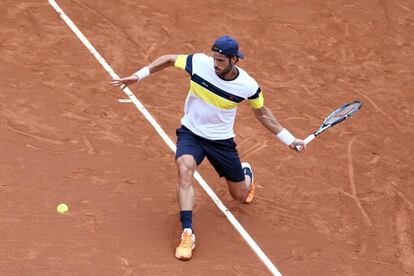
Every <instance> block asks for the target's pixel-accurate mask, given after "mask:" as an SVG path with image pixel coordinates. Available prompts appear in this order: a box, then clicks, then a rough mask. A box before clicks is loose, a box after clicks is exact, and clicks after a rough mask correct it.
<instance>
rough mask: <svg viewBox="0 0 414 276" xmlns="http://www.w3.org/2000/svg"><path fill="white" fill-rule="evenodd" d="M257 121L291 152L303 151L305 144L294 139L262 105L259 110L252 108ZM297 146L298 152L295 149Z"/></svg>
mask: <svg viewBox="0 0 414 276" xmlns="http://www.w3.org/2000/svg"><path fill="white" fill-rule="evenodd" d="M252 108H253V111H254V115H255V116H256V118H257V120H259V122H260V123H261V124H262V125H263V126H264V127H265V128H267V129H268V130H269V131H270V132H272V133H273V134H275V135H276V137H277V138H279V140H281V141H282V142H283V143H285V144H286V145H288V146H289V148H291V149H292V150H296V151H302V150H304V149H305V143H304V141H303V140H301V139H297V138H295V137H294V136H293V135H292V134H291V133H290V132H289V131H288V130H287V129H286V128H284V127H283V126H282V124H281V123H280V122H279V121H278V120H277V119H276V116H275V115H274V114H273V112H272V111H271V110H270V109H269V108H267V107H265V106H264V105H262V106H261V107H259V108H255V107H252ZM296 146H299V150H297V149H296Z"/></svg>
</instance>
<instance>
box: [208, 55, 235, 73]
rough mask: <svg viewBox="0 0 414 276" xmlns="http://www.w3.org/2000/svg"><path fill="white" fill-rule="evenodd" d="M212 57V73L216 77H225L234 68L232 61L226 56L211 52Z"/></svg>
mask: <svg viewBox="0 0 414 276" xmlns="http://www.w3.org/2000/svg"><path fill="white" fill-rule="evenodd" d="M212 57H213V59H214V71H216V74H217V75H219V76H225V75H227V74H228V73H229V72H230V71H231V70H232V69H233V68H234V61H233V60H232V59H230V58H228V57H227V56H225V55H222V54H220V53H217V52H215V51H213V52H212Z"/></svg>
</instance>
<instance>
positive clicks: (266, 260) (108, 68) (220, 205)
mask: <svg viewBox="0 0 414 276" xmlns="http://www.w3.org/2000/svg"><path fill="white" fill-rule="evenodd" d="M48 1H49V4H50V5H51V6H52V7H53V8H54V9H55V10H56V12H57V13H58V14H59V15H60V17H61V18H62V19H63V21H65V23H66V24H67V25H68V26H69V28H70V29H71V30H72V31H73V33H74V34H75V35H76V36H77V37H78V38H79V40H80V41H81V42H82V43H83V45H85V47H86V48H88V50H89V51H90V52H91V54H92V55H93V56H94V57H95V58H96V59H97V60H98V62H99V63H100V64H101V65H102V66H103V68H104V69H105V70H106V71H107V72H108V73H109V74H110V75H111V77H112V78H118V75H117V74H116V73H115V72H114V70H113V69H112V68H111V66H109V64H108V63H107V62H106V61H105V59H104V58H103V57H102V56H101V55H100V54H99V53H98V51H96V49H95V48H94V47H93V46H92V44H91V43H90V42H89V40H88V39H87V38H86V37H85V36H84V35H83V34H82V32H81V31H80V30H79V29H78V27H76V25H75V23H73V21H72V20H71V19H70V18H69V17H68V16H67V15H66V14H65V12H64V11H63V10H62V8H61V7H60V6H59V5H58V4H57V3H56V1H54V0H48ZM122 91H123V92H124V93H125V94H126V95H127V96H128V97H129V98H130V99H131V101H132V102H133V103H134V104H135V106H136V107H137V108H138V110H139V111H141V113H142V114H143V115H144V117H145V118H146V119H147V120H148V121H149V122H150V124H151V125H152V126H153V127H154V128H155V130H156V131H157V132H158V134H159V135H160V136H161V138H162V139H163V140H164V142H165V143H166V144H167V145H168V146H169V147H170V149H171V150H172V151H173V152H175V151H176V146H175V144H174V142H173V141H172V140H171V139H170V137H168V135H167V134H166V133H165V132H164V130H163V129H162V128H161V127H160V125H159V124H158V123H157V121H156V120H155V119H154V117H152V115H151V114H150V113H149V112H148V110H147V109H146V108H145V107H144V105H143V104H142V103H141V102H140V101H139V100H138V99H137V98H136V97H135V95H134V94H133V93H132V91H131V90H130V89H129V88H128V87H126V88H124V89H123V90H122ZM194 178H195V179H196V180H197V181H198V183H199V184H200V185H201V187H202V188H203V189H204V190H205V191H206V192H207V194H208V195H209V196H210V198H211V199H212V200H213V201H214V203H215V204H216V205H217V207H218V208H219V209H220V210H221V211H222V212H223V214H224V215H225V216H226V217H227V219H228V220H229V221H230V222H231V224H232V225H233V226H234V228H236V230H237V231H238V232H239V233H240V235H241V236H242V237H243V238H244V240H245V241H246V242H247V244H248V245H249V246H250V247H251V248H252V249H253V251H254V252H255V253H256V254H257V256H258V257H259V258H260V260H261V261H262V262H263V263H264V264H265V265H266V267H267V268H268V269H269V271H270V272H271V273H272V274H273V275H280V276H281V275H282V274H281V273H280V272H279V271H278V270H277V268H276V267H275V266H274V264H273V263H272V262H271V261H270V260H269V258H268V257H267V256H266V255H265V253H264V252H263V250H262V249H261V248H260V247H259V246H258V245H257V244H256V242H255V241H254V240H253V239H252V237H250V235H249V233H247V232H246V230H245V229H244V228H243V226H242V225H241V224H240V223H239V222H238V221H237V219H236V218H235V217H234V216H233V214H232V213H231V212H230V211H229V209H227V207H226V206H224V204H223V203H222V202H221V200H220V199H219V198H218V197H217V195H216V194H215V193H214V191H213V190H212V189H211V188H210V186H208V184H207V182H206V181H205V180H204V179H203V178H202V177H201V175H200V174H199V173H198V172H195V173H194Z"/></svg>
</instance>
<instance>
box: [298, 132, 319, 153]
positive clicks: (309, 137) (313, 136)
mask: <svg viewBox="0 0 414 276" xmlns="http://www.w3.org/2000/svg"><path fill="white" fill-rule="evenodd" d="M315 137H316V136H315V134H311V135H309V136H308V137H306V138H305V140H303V141H304V142H305V145H307V144H309V143H310V141H312V140H313V139H315ZM295 148H296V149H297V150H299V149H300V148H299V146H296V147H295Z"/></svg>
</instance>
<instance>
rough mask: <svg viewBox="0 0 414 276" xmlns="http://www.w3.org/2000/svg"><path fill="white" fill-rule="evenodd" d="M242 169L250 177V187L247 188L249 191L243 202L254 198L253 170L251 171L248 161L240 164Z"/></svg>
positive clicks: (248, 201)
mask: <svg viewBox="0 0 414 276" xmlns="http://www.w3.org/2000/svg"><path fill="white" fill-rule="evenodd" d="M241 165H242V169H243V172H244V174H245V175H248V176H250V178H251V179H252V182H251V184H250V188H249V193H248V194H247V198H246V200H245V201H244V203H250V202H252V201H253V198H254V190H255V187H254V177H253V171H252V167H251V166H250V164H249V163H247V162H243V163H242V164H241Z"/></svg>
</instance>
